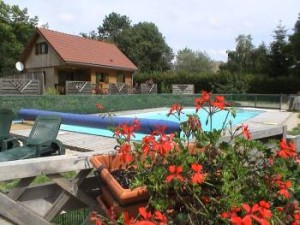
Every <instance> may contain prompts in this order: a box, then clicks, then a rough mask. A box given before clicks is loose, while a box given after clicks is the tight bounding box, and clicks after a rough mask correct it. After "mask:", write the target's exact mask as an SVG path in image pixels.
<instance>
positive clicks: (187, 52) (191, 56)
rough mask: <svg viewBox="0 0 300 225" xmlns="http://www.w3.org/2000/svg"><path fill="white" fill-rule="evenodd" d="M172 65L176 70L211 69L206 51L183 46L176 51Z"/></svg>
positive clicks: (210, 62) (196, 70)
mask: <svg viewBox="0 0 300 225" xmlns="http://www.w3.org/2000/svg"><path fill="white" fill-rule="evenodd" d="M174 66H175V70H176V71H185V72H189V73H194V72H200V73H201V72H208V71H211V70H212V61H211V59H210V58H209V56H208V55H207V54H206V53H203V52H199V51H193V50H191V49H188V48H185V49H183V50H179V51H178V52H177V55H176V61H175V65H174Z"/></svg>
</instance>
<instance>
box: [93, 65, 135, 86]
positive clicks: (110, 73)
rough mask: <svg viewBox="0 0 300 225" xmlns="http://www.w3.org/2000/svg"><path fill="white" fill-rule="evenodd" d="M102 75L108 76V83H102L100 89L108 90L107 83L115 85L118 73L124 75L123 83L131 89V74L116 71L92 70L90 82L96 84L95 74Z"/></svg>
mask: <svg viewBox="0 0 300 225" xmlns="http://www.w3.org/2000/svg"><path fill="white" fill-rule="evenodd" d="M97 73H104V74H107V75H108V76H109V78H108V83H102V88H104V89H105V88H108V86H109V83H113V84H114V83H117V76H118V74H119V73H123V74H124V75H125V83H126V84H127V85H128V86H129V87H132V72H127V71H117V70H109V69H92V70H91V82H92V83H96V74H97Z"/></svg>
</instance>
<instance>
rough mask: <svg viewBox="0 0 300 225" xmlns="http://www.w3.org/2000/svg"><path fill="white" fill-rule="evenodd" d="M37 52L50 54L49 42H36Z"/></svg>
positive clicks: (38, 53)
mask: <svg viewBox="0 0 300 225" xmlns="http://www.w3.org/2000/svg"><path fill="white" fill-rule="evenodd" d="M35 54H36V55H40V54H48V44H47V43H46V42H40V43H36V45H35Z"/></svg>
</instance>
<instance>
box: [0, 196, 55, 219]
mask: <svg viewBox="0 0 300 225" xmlns="http://www.w3.org/2000/svg"><path fill="white" fill-rule="evenodd" d="M0 202H1V204H0V214H1V215H2V216H3V217H5V218H7V219H9V220H11V221H13V222H14V223H16V224H30V225H51V223H50V222H48V221H47V220H45V219H44V218H41V217H40V216H38V215H37V214H36V213H34V212H33V211H32V210H30V209H28V208H27V207H25V206H23V205H21V204H20V203H17V202H15V201H13V200H12V199H10V198H9V197H7V196H6V195H5V194H3V193H0Z"/></svg>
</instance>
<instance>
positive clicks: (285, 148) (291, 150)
mask: <svg viewBox="0 0 300 225" xmlns="http://www.w3.org/2000/svg"><path fill="white" fill-rule="evenodd" d="M277 156H279V157H280V158H285V159H286V158H294V157H296V156H297V153H296V148H295V144H294V143H291V142H290V143H287V142H286V140H281V142H280V150H279V151H278V152H277Z"/></svg>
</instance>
